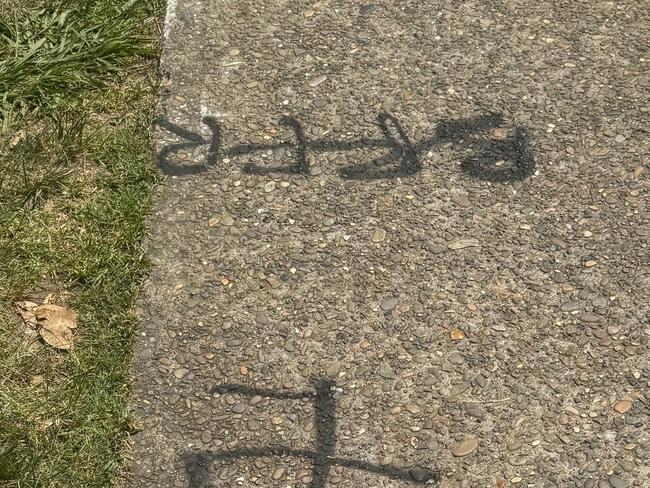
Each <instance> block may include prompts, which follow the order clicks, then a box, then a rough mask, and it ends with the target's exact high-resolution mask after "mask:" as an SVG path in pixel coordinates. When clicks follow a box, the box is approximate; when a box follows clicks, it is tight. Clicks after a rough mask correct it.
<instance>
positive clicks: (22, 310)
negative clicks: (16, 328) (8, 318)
mask: <svg viewBox="0 0 650 488" xmlns="http://www.w3.org/2000/svg"><path fill="white" fill-rule="evenodd" d="M16 307H17V308H18V310H17V312H18V315H20V318H22V319H23V322H25V325H28V326H29V327H31V328H32V329H36V328H37V327H38V323H37V321H36V314H35V313H34V311H35V310H36V308H37V307H38V304H37V303H34V302H30V301H27V300H23V301H21V302H16Z"/></svg>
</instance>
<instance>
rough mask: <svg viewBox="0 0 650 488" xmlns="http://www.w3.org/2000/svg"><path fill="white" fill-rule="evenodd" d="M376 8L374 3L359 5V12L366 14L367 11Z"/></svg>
mask: <svg viewBox="0 0 650 488" xmlns="http://www.w3.org/2000/svg"><path fill="white" fill-rule="evenodd" d="M376 8H377V5H375V4H372V3H370V4H367V5H361V7H359V14H361V15H368V14H369V13H371V12H373V11H374V10H375V9H376Z"/></svg>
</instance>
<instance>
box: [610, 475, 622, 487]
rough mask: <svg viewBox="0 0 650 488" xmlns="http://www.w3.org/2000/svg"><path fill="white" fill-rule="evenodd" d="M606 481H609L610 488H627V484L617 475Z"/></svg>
mask: <svg viewBox="0 0 650 488" xmlns="http://www.w3.org/2000/svg"><path fill="white" fill-rule="evenodd" d="M607 481H609V484H610V485H611V487H612V488H627V483H626V482H625V481H623V479H622V478H621V477H620V476H618V475H615V474H613V475H611V476H610V477H609V478H607Z"/></svg>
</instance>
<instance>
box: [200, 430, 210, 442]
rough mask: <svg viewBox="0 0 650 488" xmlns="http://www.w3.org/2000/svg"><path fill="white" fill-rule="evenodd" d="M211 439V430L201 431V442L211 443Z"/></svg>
mask: <svg viewBox="0 0 650 488" xmlns="http://www.w3.org/2000/svg"><path fill="white" fill-rule="evenodd" d="M211 441H212V433H211V432H210V431H209V430H204V431H203V432H202V433H201V442H203V444H210V442H211Z"/></svg>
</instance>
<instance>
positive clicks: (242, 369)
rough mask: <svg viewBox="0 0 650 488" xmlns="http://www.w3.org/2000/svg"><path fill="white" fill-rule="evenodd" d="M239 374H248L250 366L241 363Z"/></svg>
mask: <svg viewBox="0 0 650 488" xmlns="http://www.w3.org/2000/svg"><path fill="white" fill-rule="evenodd" d="M239 374H241V375H247V374H248V368H247V367H246V366H245V365H243V364H242V365H241V366H240V367H239Z"/></svg>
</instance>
